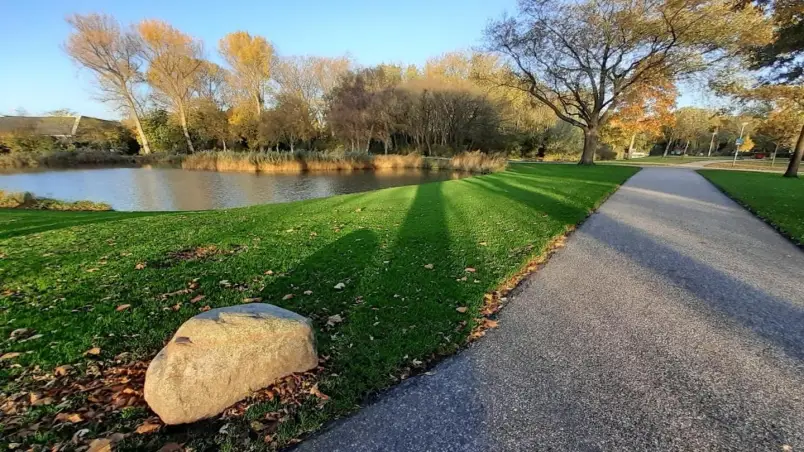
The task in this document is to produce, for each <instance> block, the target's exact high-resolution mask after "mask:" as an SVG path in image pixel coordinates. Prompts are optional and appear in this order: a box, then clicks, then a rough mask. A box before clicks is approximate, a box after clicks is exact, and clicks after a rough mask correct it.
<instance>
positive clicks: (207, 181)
mask: <svg viewBox="0 0 804 452" xmlns="http://www.w3.org/2000/svg"><path fill="white" fill-rule="evenodd" d="M456 177H460V175H458V174H455V173H451V172H439V171H433V172H430V171H418V170H403V171H394V172H386V171H380V172H374V171H357V172H327V173H304V174H253V173H220V172H215V171H191V170H183V169H178V168H103V169H70V170H48V171H34V172H23V173H14V174H0V190H7V191H29V192H32V193H34V194H35V195H37V196H41V197H47V198H55V199H61V200H65V201H79V200H89V201H96V202H105V203H108V204H111V206H112V208H113V209H115V210H151V211H156V210H202V209H222V208H227V207H240V206H248V205H254V204H266V203H277V202H287V201H298V200H302V199H311V198H323V197H326V196H333V195H340V194H345V193H355V192H361V191H368V190H377V189H380V188H387V187H395V186H400V185H412V184H420V183H425V182H432V181H438V180H444V179H451V178H456Z"/></svg>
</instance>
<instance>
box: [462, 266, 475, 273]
mask: <svg viewBox="0 0 804 452" xmlns="http://www.w3.org/2000/svg"><path fill="white" fill-rule="evenodd" d="M464 271H466V272H469V273H474V272H476V271H477V270H475V269H474V268H472V267H466V268H465V269H464Z"/></svg>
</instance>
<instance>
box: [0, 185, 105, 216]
mask: <svg viewBox="0 0 804 452" xmlns="http://www.w3.org/2000/svg"><path fill="white" fill-rule="evenodd" d="M0 209H28V210H69V211H92V212H96V211H110V210H112V206H110V205H109V204H106V203H103V202H94V201H61V200H58V199H51V198H40V197H37V196H35V195H34V194H33V193H31V192H27V191H26V192H6V191H3V190H0Z"/></svg>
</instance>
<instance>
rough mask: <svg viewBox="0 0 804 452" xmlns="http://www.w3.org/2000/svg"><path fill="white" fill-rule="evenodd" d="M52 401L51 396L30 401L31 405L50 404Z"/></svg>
mask: <svg viewBox="0 0 804 452" xmlns="http://www.w3.org/2000/svg"><path fill="white" fill-rule="evenodd" d="M53 402H54V400H53V397H44V398H41V399H37V400H36V401H33V402H31V406H44V405H52V404H53Z"/></svg>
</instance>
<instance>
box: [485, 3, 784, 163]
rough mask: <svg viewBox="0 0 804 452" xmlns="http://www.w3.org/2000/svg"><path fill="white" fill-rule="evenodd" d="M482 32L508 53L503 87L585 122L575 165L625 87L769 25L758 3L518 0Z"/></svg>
mask: <svg viewBox="0 0 804 452" xmlns="http://www.w3.org/2000/svg"><path fill="white" fill-rule="evenodd" d="M487 36H488V41H489V45H490V47H491V49H492V50H494V51H497V52H499V53H500V54H502V55H504V56H506V57H507V58H508V60H509V61H510V64H511V71H510V74H511V77H510V81H509V85H510V86H513V87H517V88H519V89H521V90H524V91H526V92H528V93H529V94H530V95H531V96H533V97H534V98H535V99H537V100H538V101H540V102H542V103H544V104H545V105H547V106H549V107H550V108H551V109H552V110H553V111H554V112H555V114H556V115H557V116H558V117H559V118H561V119H563V120H564V121H566V122H568V123H570V124H572V125H574V126H576V127H578V128H580V129H582V130H583V132H584V150H583V154H582V156H581V159H580V163H581V164H591V163H592V162H593V158H594V154H595V151H596V150H597V146H598V138H599V135H600V131H601V128H602V127H604V126H605V125H606V124H607V123H608V122H609V121H610V120H611V117H612V115H613V114H614V113H615V112H616V111H617V109H618V107H619V106H620V104H621V103H622V101H623V99H624V97H625V96H627V95H628V93H629V91H631V90H633V89H637V87H638V86H639V85H640V84H643V83H646V82H648V81H651V80H665V79H669V80H674V79H676V78H677V77H680V76H684V75H687V74H690V73H694V72H698V71H702V70H704V69H706V68H707V67H708V66H709V65H711V64H713V63H715V62H717V61H720V60H723V59H726V58H728V57H731V56H734V55H737V54H738V53H739V52H740V51H741V50H744V49H745V48H747V47H751V46H756V45H762V44H765V43H767V42H768V41H769V40H770V28H769V26H768V24H767V23H766V20H765V18H764V17H763V15H762V14H761V12H760V11H758V10H757V8H755V7H753V6H751V5H747V6H746V7H744V8H742V9H737V8H734V5H733V3H732V2H729V1H726V0H652V1H639V2H634V1H630V0H573V1H561V2H559V1H550V0H525V1H523V2H521V3H520V14H519V16H518V17H515V18H505V19H502V20H500V21H497V22H494V23H493V24H492V25H490V26H489V27H488V29H487Z"/></svg>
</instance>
